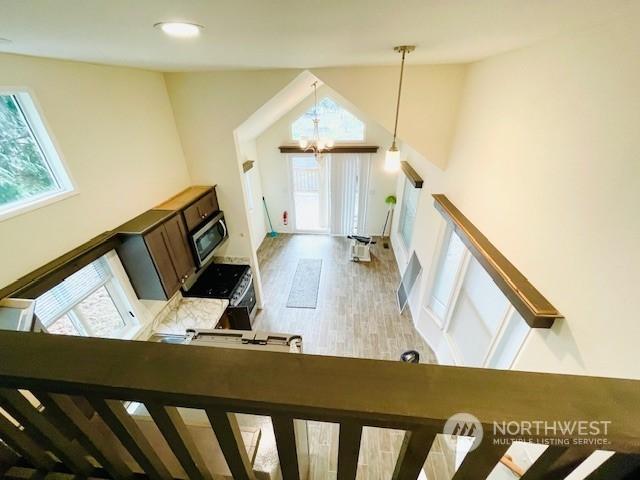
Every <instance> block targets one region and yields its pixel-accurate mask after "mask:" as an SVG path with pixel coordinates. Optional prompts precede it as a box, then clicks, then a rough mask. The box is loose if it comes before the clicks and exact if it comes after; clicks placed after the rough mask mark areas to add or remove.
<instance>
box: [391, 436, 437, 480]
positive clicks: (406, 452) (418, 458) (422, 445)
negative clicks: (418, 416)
mask: <svg viewBox="0 0 640 480" xmlns="http://www.w3.org/2000/svg"><path fill="white" fill-rule="evenodd" d="M437 434H438V430H437V429H435V428H427V427H424V428H417V429H415V430H408V431H407V432H405V434H404V438H403V440H402V446H401V447H400V453H399V454H398V460H396V466H395V469H394V471H393V477H392V478H393V480H415V479H416V478H418V475H420V470H422V467H423V466H424V462H426V461H427V455H429V450H431V445H432V444H433V441H434V439H435V438H436V435H437Z"/></svg>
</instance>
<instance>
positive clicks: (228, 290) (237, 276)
mask: <svg viewBox="0 0 640 480" xmlns="http://www.w3.org/2000/svg"><path fill="white" fill-rule="evenodd" d="M247 276H248V277H249V281H251V268H250V267H249V265H236V264H228V263H212V264H211V265H209V266H208V267H207V268H206V269H205V271H204V272H202V273H201V274H200V277H199V278H198V280H197V281H196V283H194V284H193V286H192V287H191V288H190V289H189V291H187V292H184V296H186V297H200V298H226V299H227V300H230V299H231V297H232V296H233V293H234V291H235V290H236V289H238V287H240V288H242V286H246V285H240V284H241V283H243V282H241V280H245V277H247Z"/></svg>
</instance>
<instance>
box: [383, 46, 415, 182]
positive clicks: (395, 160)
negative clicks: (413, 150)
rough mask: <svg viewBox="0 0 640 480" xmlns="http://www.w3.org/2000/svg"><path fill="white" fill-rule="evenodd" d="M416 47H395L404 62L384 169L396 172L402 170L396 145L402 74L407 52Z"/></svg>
mask: <svg viewBox="0 0 640 480" xmlns="http://www.w3.org/2000/svg"><path fill="white" fill-rule="evenodd" d="M415 49H416V47H415V46H414V45H401V46H399V47H395V48H394V50H395V51H396V52H399V53H402V63H401V64H400V83H399V85H398V102H397V103H396V123H395V125H394V127H393V143H392V144H391V147H390V148H389V150H387V154H386V156H385V158H384V169H385V171H387V172H389V173H395V172H397V171H398V170H400V151H399V150H398V146H397V145H396V137H397V135H398V116H399V115H400V95H401V94H402V74H403V73H404V57H405V55H406V54H407V53H411V52H413V51H414V50H415Z"/></svg>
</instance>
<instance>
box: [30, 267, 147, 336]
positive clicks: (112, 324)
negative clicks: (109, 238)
mask: <svg viewBox="0 0 640 480" xmlns="http://www.w3.org/2000/svg"><path fill="white" fill-rule="evenodd" d="M35 313H36V315H37V316H38V319H39V320H40V322H41V323H42V324H43V326H44V327H45V329H46V331H47V332H48V333H55V334H60V335H78V336H86V337H106V338H128V337H130V336H131V335H132V334H133V333H134V332H135V331H136V330H137V327H138V325H139V324H138V321H137V320H136V318H135V315H134V314H133V310H132V308H131V306H130V305H129V302H128V300H127V298H126V296H125V294H124V292H123V291H122V287H121V286H120V283H119V282H118V280H117V278H115V277H114V275H113V272H112V271H111V268H110V267H109V264H108V262H107V260H106V258H105V257H102V258H99V259H98V260H96V261H94V262H92V263H90V264H89V265H87V266H86V267H84V268H82V269H80V270H78V271H77V272H75V273H74V274H72V275H70V276H69V277H67V278H66V279H65V280H64V281H63V282H61V283H60V284H58V285H56V286H55V287H53V288H52V289H51V290H49V291H48V292H45V293H44V294H42V295H40V296H39V297H38V298H37V299H36V307H35Z"/></svg>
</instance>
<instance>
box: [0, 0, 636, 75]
mask: <svg viewBox="0 0 640 480" xmlns="http://www.w3.org/2000/svg"><path fill="white" fill-rule="evenodd" d="M632 1H633V0H446V1H444V0H395V1H390V0H233V1H222V0H217V1H214V0H180V1H175V0H135V1H132V0H91V1H87V0H56V1H50V0H21V1H17V0H0V12H1V14H0V37H2V38H5V39H8V40H9V41H2V40H0V52H2V51H4V52H14V53H21V54H28V55H37V56H45V57H53V58H63V59H70V60H81V61H89V62H96V63H106V64H117V65H129V66H135V67H144V68H151V69H157V70H168V71H176V70H209V69H216V68H230V67H231V68H275V67H296V68H308V67H322V66H341V65H384V64H389V63H395V62H397V61H398V58H397V54H395V53H394V52H393V50H392V47H393V46H394V45H398V44H407V43H408V44H416V45H418V49H417V51H416V52H415V53H412V54H411V62H413V63H423V64H424V63H457V62H470V61H474V60H479V59H482V58H485V57H487V56H491V55H494V54H497V53H501V52H504V51H508V50H513V49H516V48H520V47H524V46H526V45H529V44H531V43H535V42H536V41H539V40H542V39H544V38H548V37H552V36H555V35H558V34H561V33H563V32H568V31H572V30H576V29H582V28H587V27H589V26H591V25H595V24H598V23H601V22H603V21H606V20H608V19H609V18H611V17H613V16H615V15H620V14H623V11H624V8H625V7H626V6H628V5H629V4H630V3H632ZM168 20H182V21H189V22H194V23H198V24H201V25H204V26H205V29H204V30H203V32H202V35H201V36H200V37H198V38H195V39H189V40H187V39H182V40H177V39H172V38H169V37H166V36H165V35H163V34H162V32H160V31H159V30H157V29H155V28H153V24H154V23H156V22H160V21H168Z"/></svg>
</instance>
